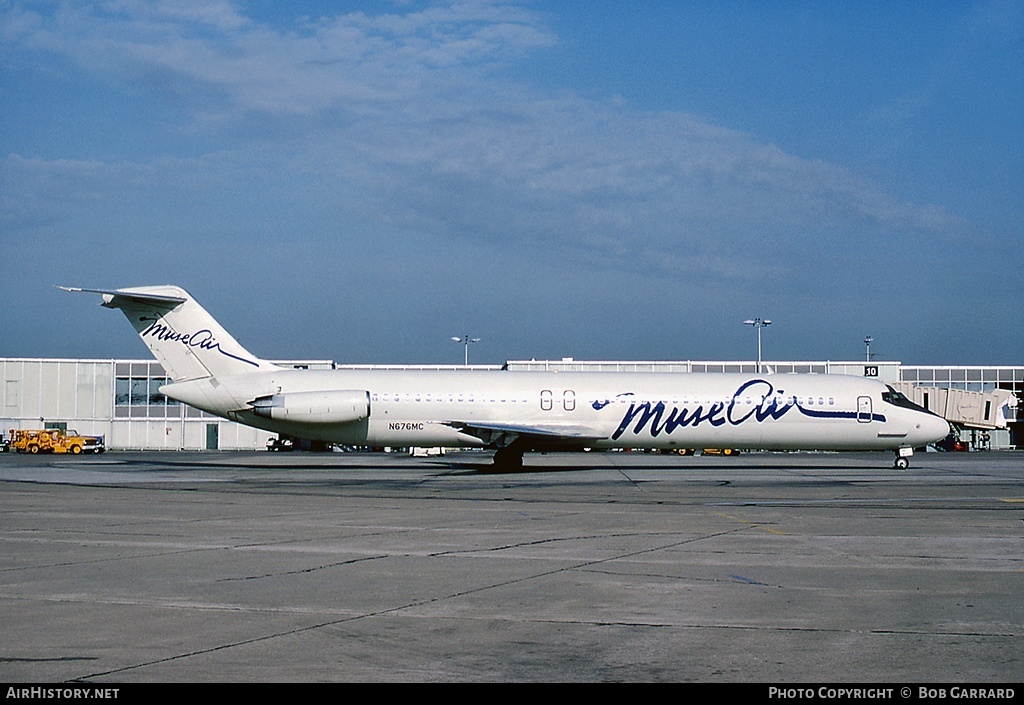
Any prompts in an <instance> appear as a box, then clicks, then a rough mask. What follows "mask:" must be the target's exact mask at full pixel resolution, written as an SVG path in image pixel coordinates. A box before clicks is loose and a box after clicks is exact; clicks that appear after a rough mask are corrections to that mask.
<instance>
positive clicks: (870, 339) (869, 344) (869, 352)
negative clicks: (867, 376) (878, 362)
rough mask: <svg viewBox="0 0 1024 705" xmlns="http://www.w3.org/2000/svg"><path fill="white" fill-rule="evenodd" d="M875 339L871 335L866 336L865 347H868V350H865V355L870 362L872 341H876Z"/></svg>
mask: <svg viewBox="0 0 1024 705" xmlns="http://www.w3.org/2000/svg"><path fill="white" fill-rule="evenodd" d="M874 340H875V339H874V338H872V337H871V336H870V335H869V336H868V337H866V338H864V347H865V348H867V351H866V352H865V355H867V361H868V362H871V343H872V342H874Z"/></svg>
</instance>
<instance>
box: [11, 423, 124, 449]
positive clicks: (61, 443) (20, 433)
mask: <svg viewBox="0 0 1024 705" xmlns="http://www.w3.org/2000/svg"><path fill="white" fill-rule="evenodd" d="M11 448H13V449H14V450H15V451H17V452H18V453H32V454H36V453H71V454H72V455H78V454H80V453H102V452H103V451H105V450H106V449H107V448H106V444H105V443H104V442H103V436H82V435H79V433H78V431H61V430H60V429H45V430H41V431H40V430H31V429H30V430H16V431H13V432H12V438H11Z"/></svg>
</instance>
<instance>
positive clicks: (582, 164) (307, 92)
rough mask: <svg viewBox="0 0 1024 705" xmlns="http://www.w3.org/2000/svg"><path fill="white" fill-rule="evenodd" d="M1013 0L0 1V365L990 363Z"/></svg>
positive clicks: (1004, 228)
mask: <svg viewBox="0 0 1024 705" xmlns="http://www.w3.org/2000/svg"><path fill="white" fill-rule="evenodd" d="M1022 126H1024V3H1021V2H1019V0H1018V1H1014V2H1011V1H1004V0H991V1H979V2H971V1H964V2H938V3H929V2H913V1H911V2H903V3H887V2H871V1H868V2H863V1H861V2H852V1H851V2H842V1H839V2H830V3H820V2H799V1H794V2H782V1H781V0H778V1H767V2H752V1H751V2H741V1H738V0H737V1H735V2H733V1H730V0H726V1H725V2H721V1H717V2H716V1H711V0H708V1H707V2H699V1H693V2H687V1H678V2H677V1H671V2H670V1H665V2H658V1H654V0H650V1H647V2H638V3H623V2H617V1H614V0H580V1H579V2H573V3H545V2H528V1H523V2H515V1H513V0H508V1H500V0H494V1H485V0H466V1H464V2H440V1H439V2H421V1H417V0H408V1H398V0H394V1H389V0H362V1H356V0H353V1H352V2H302V1H297V2H288V3H281V2H271V1H270V0H251V1H249V2H244V1H238V2H229V1H228V0H154V1H153V2H143V1H142V0H106V1H103V2H66V3H65V2H28V1H21V0H0V294H2V295H3V301H4V304H3V305H0V357H67V358H124V357H131V358H146V357H148V352H147V351H146V349H145V347H144V346H143V344H142V342H141V341H140V340H139V339H138V338H137V336H136V335H135V333H134V331H133V330H132V329H131V327H130V326H129V325H128V324H127V322H126V321H124V320H123V317H122V316H121V315H120V314H119V313H118V312H114V311H108V310H106V309H102V308H100V307H98V306H97V305H96V304H97V303H98V297H96V296H94V295H93V296H86V295H82V294H69V293H65V292H63V291H60V290H58V289H56V288H55V285H65V286H80V287H90V288H120V287H129V286H144V285H154V284H177V285H180V286H183V287H184V288H186V289H187V290H188V291H189V292H190V293H191V294H192V295H193V296H194V297H195V298H196V299H197V300H199V302H200V303H201V304H202V305H203V306H204V307H205V308H206V309H207V310H208V311H210V312H211V313H212V314H213V315H214V316H215V317H216V318H217V319H218V320H219V321H220V322H221V323H222V324H223V325H224V326H225V327H226V328H227V329H228V330H229V331H231V332H232V334H233V335H234V336H235V337H236V338H237V339H238V340H239V341H240V342H241V343H242V344H243V345H245V346H246V347H247V348H248V349H249V350H250V351H251V352H252V353H254V354H256V355H258V356H260V357H264V358H268V359H332V360H335V361H338V362H349V363H434V364H448V363H451V364H458V363H461V362H462V360H463V354H464V350H463V347H462V345H461V344H456V343H455V342H453V341H452V340H451V338H452V337H453V336H455V337H462V336H463V335H469V336H471V337H474V338H480V342H479V343H476V344H474V345H472V346H471V348H470V361H471V362H472V363H481V364H482V363H498V364H500V363H502V362H505V361H506V360H524V359H531V358H536V359H561V358H563V357H574V358H575V359H578V360H752V359H754V357H755V356H756V351H757V338H756V332H755V330H754V329H753V327H751V326H748V325H743V321H744V320H747V319H752V318H755V317H760V318H762V319H770V320H771V321H772V324H771V326H769V327H766V328H764V329H763V330H762V336H763V337H762V347H763V355H764V359H765V360H773V359H775V360H860V359H864V355H865V345H864V338H865V337H866V336H871V337H872V338H873V339H874V342H873V343H872V346H871V352H872V354H873V356H874V357H875V359H877V360H887V361H891V360H899V361H902V362H904V363H906V364H934V365H942V364H956V365H1000V364H1003V365H1011V364H1015V365H1020V364H1024V353H1022V351H1024V315H1022V306H1021V303H1022V301H1024V287H1022V284H1021V279H1022V270H1024V267H1022V264H1024V255H1022V252H1024V247H1022V232H1024V127H1022Z"/></svg>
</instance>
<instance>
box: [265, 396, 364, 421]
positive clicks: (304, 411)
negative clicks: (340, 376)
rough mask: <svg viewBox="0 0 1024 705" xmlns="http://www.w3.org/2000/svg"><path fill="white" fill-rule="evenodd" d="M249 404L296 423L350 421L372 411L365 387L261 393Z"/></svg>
mask: <svg viewBox="0 0 1024 705" xmlns="http://www.w3.org/2000/svg"><path fill="white" fill-rule="evenodd" d="M249 404H250V405H251V406H252V411H253V413H254V414H256V415H257V416H262V417H263V418H266V419H274V420H276V421H294V422H296V423H349V422H352V421H362V420H363V419H365V418H367V417H369V415H370V393H369V392H367V391H366V390H363V389H341V390H335V391H329V392H284V393H281V394H270V395H268V396H265V397H258V398H256V399H254V400H252V401H251V402H249Z"/></svg>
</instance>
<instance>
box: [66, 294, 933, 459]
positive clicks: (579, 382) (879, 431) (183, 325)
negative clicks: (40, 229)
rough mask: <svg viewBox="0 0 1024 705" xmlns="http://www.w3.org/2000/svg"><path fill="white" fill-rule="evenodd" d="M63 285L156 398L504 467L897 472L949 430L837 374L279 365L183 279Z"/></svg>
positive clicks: (884, 389)
mask: <svg viewBox="0 0 1024 705" xmlns="http://www.w3.org/2000/svg"><path fill="white" fill-rule="evenodd" d="M62 288H65V287H62ZM65 290H67V291H85V292H92V293H97V294H101V295H102V297H103V304H102V305H103V306H106V307H108V308H119V309H121V310H122V311H123V312H124V314H125V316H127V317H128V320H129V321H131V323H132V325H134V326H135V329H136V330H137V331H138V333H139V335H140V336H141V337H142V340H143V342H145V343H146V345H148V346H149V348H150V350H151V351H152V352H153V355H154V356H155V357H156V358H157V360H159V361H160V363H161V364H162V365H163V367H164V369H165V371H166V372H167V374H168V375H169V376H170V378H171V380H172V383H171V384H167V385H164V386H162V387H160V392H161V393H162V394H165V395H166V396H168V397H170V398H171V399H176V400H178V401H180V402H183V403H185V404H188V405H190V406H194V407H196V408H198V409H202V410H203V411H207V412H209V413H211V414H215V415H217V416H220V417H223V418H226V419H230V420H232V421H237V422H239V423H242V424H246V425H248V426H254V427H256V428H261V429H264V430H267V431H272V432H276V433H280V434H286V435H288V436H292V437H294V438H305V439H309V440H319V441H326V442H329V443H340V444H350V445H371V446H398V447H436V446H445V447H474V448H491V449H494V450H495V451H496V453H495V455H494V463H495V465H496V466H499V467H509V468H516V467H521V466H522V463H523V453H524V452H526V451H529V450H555V449H580V448H584V447H590V448H644V449H647V448H650V449H688V448H705V447H708V448H736V449H764V450H891V451H894V452H895V454H896V467H898V468H906V467H908V466H909V464H910V461H909V458H910V456H911V455H912V454H913V449H914V448H915V447H920V446H923V445H926V444H928V443H932V442H934V441H938V440H940V439H942V438H945V437H946V435H947V434H948V433H949V426H948V424H947V422H946V421H945V420H944V419H942V418H941V417H939V416H936V415H934V414H932V413H930V412H928V411H926V410H925V409H923V408H921V407H919V406H917V405H915V404H914V403H912V402H911V401H909V400H908V399H907V398H906V397H905V396H903V395H902V394H900V393H899V392H897V391H895V390H894V389H893V388H892V387H890V386H887V385H885V384H883V383H881V382H878V381H875V380H872V379H868V378H862V377H854V376H847V375H801V374H764V375H760V374H755V375H746V374H698V373H645V372H517V371H508V370H469V369H467V370H415V371H414V370H407V371H402V370H399V371H396V370H296V369H285V368H282V367H279V366H277V365H274V364H272V363H270V362H267V361H266V360H261V359H259V358H257V357H255V356H253V355H252V354H251V353H249V352H248V351H247V350H245V349H244V348H243V347H242V346H241V345H239V344H238V342H237V341H236V340H235V339H234V338H232V337H231V335H230V334H229V333H228V332H227V331H226V330H224V328H222V327H221V326H220V324H219V323H217V321H215V320H214V319H213V317H212V316H210V314H208V313H207V312H206V310H205V309H203V308H202V306H200V305H199V304H198V303H197V302H196V301H195V300H194V299H193V298H192V297H191V296H189V294H188V293H187V292H186V291H185V290H183V289H181V288H179V287H176V286H147V287H138V288H130V289H115V290H107V289H78V288H65Z"/></svg>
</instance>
